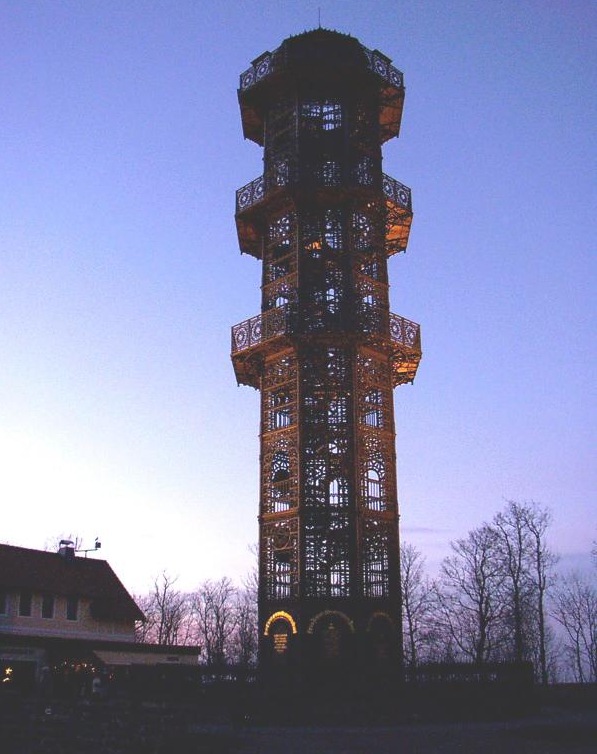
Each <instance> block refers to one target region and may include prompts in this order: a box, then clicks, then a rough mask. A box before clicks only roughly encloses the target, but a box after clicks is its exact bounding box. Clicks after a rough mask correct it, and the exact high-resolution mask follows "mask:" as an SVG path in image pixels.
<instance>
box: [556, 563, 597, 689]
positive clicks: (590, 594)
mask: <svg viewBox="0 0 597 754" xmlns="http://www.w3.org/2000/svg"><path fill="white" fill-rule="evenodd" d="M553 617H554V618H555V620H556V621H557V622H558V623H559V624H560V625H561V626H562V627H563V628H564V633H565V638H564V646H565V649H566V652H567V655H568V658H569V661H570V665H571V667H572V670H573V673H574V677H575V680H576V681H577V682H579V683H588V682H594V681H597V588H596V587H595V585H594V584H593V583H591V582H590V581H589V579H588V577H586V576H583V575H581V574H579V573H572V574H570V575H568V576H566V577H565V578H563V579H562V581H561V583H560V585H559V588H558V590H557V593H556V597H555V606H554V610H553Z"/></svg>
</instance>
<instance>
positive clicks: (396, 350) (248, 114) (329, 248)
mask: <svg viewBox="0 0 597 754" xmlns="http://www.w3.org/2000/svg"><path fill="white" fill-rule="evenodd" d="M238 94H239V101H240V107H241V113H242V123H243V131H244V135H245V137H246V138H248V139H251V140H252V141H254V142H256V143H257V144H259V145H261V146H263V147H264V172H263V175H262V176H260V177H259V178H257V179H256V180H254V181H252V182H251V183H250V184H248V185H247V186H245V187H243V188H242V189H240V190H239V191H238V192H237V195H236V224H237V229H238V237H239V243H240V248H241V251H242V252H245V253H248V254H251V255H252V256H254V257H256V258H257V259H259V260H261V261H262V264H263V276H262V287H261V291H262V300H261V314H259V315H257V316H255V317H253V318H251V319H249V320H247V321H245V322H241V323H240V324H238V325H235V326H234V327H233V328H232V361H233V364H234V369H235V373H236V377H237V380H238V382H239V383H242V384H245V385H250V386H252V387H254V388H257V389H258V390H260V391H261V434H260V438H261V478H260V510H259V529H260V531H259V633H260V667H261V670H262V672H263V673H265V674H268V673H270V674H273V675H275V674H276V673H277V674H278V675H279V676H283V675H287V676H288V677H291V676H292V677H295V678H296V677H297V675H299V676H301V677H302V678H303V680H305V679H306V678H309V677H312V676H313V675H314V674H319V677H320V678H321V677H332V676H334V677H336V679H337V678H338V677H339V676H340V677H341V678H342V677H343V676H342V674H343V673H345V674H350V675H352V676H353V677H363V675H364V674H365V673H366V672H372V673H378V672H380V671H381V670H382V669H384V670H385V671H389V672H393V673H395V671H396V668H397V667H398V665H399V663H400V656H401V638H400V637H401V628H400V626H401V600H400V568H399V543H398V503H397V492H396V458H395V430H394V411H393V396H392V389H393V388H394V387H395V386H396V385H400V384H403V383H407V382H411V381H412V380H413V378H414V376H415V373H416V370H417V366H418V363H419V359H420V357H421V349H420V334H419V326H418V325H416V324H414V323H413V322H410V321H408V320H406V319H403V318H402V317H399V316H397V315H395V314H392V313H390V309H389V299H388V271H387V258H388V257H389V256H391V255H392V254H395V253H397V252H400V251H403V250H404V249H405V248H406V244H407V240H408V235H409V230H410V224H411V219H412V211H411V196H410V190H409V189H408V188H407V187H406V186H403V185H402V184H400V183H398V181H396V180H394V179H393V178H390V177H389V176H387V175H384V173H383V172H382V164H381V163H382V159H381V145H382V144H383V143H384V142H385V141H387V140H388V139H390V138H392V137H394V136H397V135H398V132H399V129H400V120H401V115H402V105H403V101H404V86H403V78H402V74H401V73H400V72H399V71H398V70H396V69H395V68H394V67H393V66H392V65H391V64H390V60H389V59H388V58H386V57H385V56H384V55H382V54H381V53H379V52H378V51H370V50H368V49H366V48H365V47H363V46H362V45H361V44H360V43H359V42H358V40H356V39H354V38H353V37H350V36H347V35H343V34H339V33H337V32H332V31H327V30H324V29H317V30H315V31H311V32H307V33H304V34H301V35H299V36H296V37H291V38H289V39H287V40H285V41H284V42H283V43H282V44H281V45H280V47H279V48H278V49H277V50H275V51H274V52H273V53H270V52H266V53H264V54H263V55H261V56H260V57H259V58H258V59H257V60H255V62H254V63H253V65H252V66H251V68H249V70H248V71H246V72H245V73H243V74H242V75H241V79H240V89H239V93H238ZM356 671H358V672H356Z"/></svg>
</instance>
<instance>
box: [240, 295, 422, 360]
mask: <svg viewBox="0 0 597 754" xmlns="http://www.w3.org/2000/svg"><path fill="white" fill-rule="evenodd" d="M386 316H387V315H386ZM293 319H294V318H292V317H291V310H290V307H289V306H288V305H287V304H286V305H284V306H278V307H276V308H275V309H269V310H268V311H266V312H263V313H262V314H257V315H256V316H255V317H251V318H250V319H246V320H244V322H239V324H237V325H234V326H233V327H232V343H231V347H232V353H233V354H235V353H239V352H241V351H246V350H247V349H249V348H253V347H255V346H258V345H262V344H263V343H266V342H268V341H269V340H272V339H273V338H277V337H280V336H281V335H290V334H291V333H292V332H293V331H294V328H293ZM372 321H373V320H372ZM372 321H371V322H372ZM371 322H369V326H368V327H366V330H365V331H366V332H367V334H370V335H371V334H377V335H381V336H384V334H386V335H387V333H388V324H389V337H390V340H391V341H392V342H393V343H395V344H397V345H401V346H403V347H405V348H409V349H413V350H420V346H421V329H420V326H419V325H418V324H417V323H416V322H411V321H410V320H409V319H406V318H405V317H401V316H399V315H398V314H392V313H391V312H390V313H389V323H388V324H386V323H387V320H386V318H385V317H383V318H379V319H378V323H379V324H378V326H373V327H372V326H371ZM356 332H359V330H358V326H357V330H356Z"/></svg>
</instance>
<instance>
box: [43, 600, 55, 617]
mask: <svg viewBox="0 0 597 754" xmlns="http://www.w3.org/2000/svg"><path fill="white" fill-rule="evenodd" d="M41 617H42V618H53V617H54V595H52V594H44V596H43V597H42V601H41Z"/></svg>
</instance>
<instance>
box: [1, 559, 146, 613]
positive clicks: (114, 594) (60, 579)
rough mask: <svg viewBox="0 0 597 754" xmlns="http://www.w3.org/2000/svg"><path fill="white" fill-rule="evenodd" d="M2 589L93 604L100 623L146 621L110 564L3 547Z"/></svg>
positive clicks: (92, 606)
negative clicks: (101, 621) (108, 621)
mask: <svg viewBox="0 0 597 754" xmlns="http://www.w3.org/2000/svg"><path fill="white" fill-rule="evenodd" d="M0 589H4V590H6V591H14V590H21V589H29V590H30V591H32V592H37V593H39V592H47V593H49V594H55V595H60V596H71V597H79V598H87V599H90V600H91V612H92V615H93V617H94V618H97V619H99V620H110V619H116V620H144V617H145V616H144V615H143V613H142V612H141V610H140V609H139V607H138V606H137V604H136V603H135V601H134V600H133V598H132V597H131V595H130V594H129V593H128V592H127V590H126V589H125V587H124V586H123V584H122V582H121V581H120V579H119V578H118V577H117V576H116V574H115V573H114V571H113V570H112V569H111V568H110V566H109V565H108V563H107V561H105V560H96V559H95V558H77V557H74V556H72V557H68V556H65V555H61V554H59V553H55V552H47V551H45V550H30V549H28V548H25V547H14V546H13V545H3V544H0Z"/></svg>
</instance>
